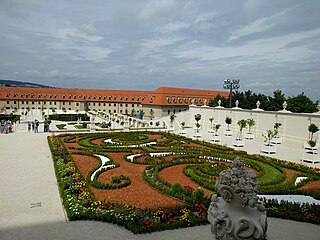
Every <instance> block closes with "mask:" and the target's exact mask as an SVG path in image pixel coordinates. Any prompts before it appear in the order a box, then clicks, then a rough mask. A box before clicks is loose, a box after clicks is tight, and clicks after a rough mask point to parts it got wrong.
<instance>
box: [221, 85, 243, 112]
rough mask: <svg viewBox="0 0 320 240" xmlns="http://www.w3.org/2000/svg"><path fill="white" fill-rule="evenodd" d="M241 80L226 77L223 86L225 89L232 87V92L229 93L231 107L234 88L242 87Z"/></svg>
mask: <svg viewBox="0 0 320 240" xmlns="http://www.w3.org/2000/svg"><path fill="white" fill-rule="evenodd" d="M239 82H240V80H239V79H232V80H231V79H225V80H224V84H223V88H224V89H230V94H229V108H231V105H232V104H231V98H232V89H238V88H239V87H240V84H239Z"/></svg>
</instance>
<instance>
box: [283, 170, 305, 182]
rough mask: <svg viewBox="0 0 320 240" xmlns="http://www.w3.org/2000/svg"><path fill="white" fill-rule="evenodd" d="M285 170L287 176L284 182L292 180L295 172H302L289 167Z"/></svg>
mask: <svg viewBox="0 0 320 240" xmlns="http://www.w3.org/2000/svg"><path fill="white" fill-rule="evenodd" d="M284 172H285V174H286V178H285V179H284V182H288V181H290V180H291V179H292V177H293V175H294V174H299V173H301V172H297V171H295V170H291V169H287V168H285V169H284Z"/></svg>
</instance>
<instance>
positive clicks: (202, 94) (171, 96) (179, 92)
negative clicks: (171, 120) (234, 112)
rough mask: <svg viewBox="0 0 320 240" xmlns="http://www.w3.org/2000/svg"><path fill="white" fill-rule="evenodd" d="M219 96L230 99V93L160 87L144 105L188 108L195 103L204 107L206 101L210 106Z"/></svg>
mask: <svg viewBox="0 0 320 240" xmlns="http://www.w3.org/2000/svg"><path fill="white" fill-rule="evenodd" d="M217 95H221V96H224V97H228V96H229V93H228V92H224V91H213V90H201V89H190V88H171V87H160V88H158V89H156V90H154V91H153V92H149V93H148V95H147V96H146V98H145V99H144V101H142V104H144V105H168V106H171V105H181V106H187V105H190V104H191V103H192V101H194V104H195V105H204V100H205V99H206V101H207V104H208V103H209V100H210V99H212V98H214V97H216V96H217Z"/></svg>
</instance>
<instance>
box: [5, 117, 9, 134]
mask: <svg viewBox="0 0 320 240" xmlns="http://www.w3.org/2000/svg"><path fill="white" fill-rule="evenodd" d="M8 128H9V124H8V120H5V121H4V132H5V134H8V131H9V129H8Z"/></svg>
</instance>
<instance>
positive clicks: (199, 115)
mask: <svg viewBox="0 0 320 240" xmlns="http://www.w3.org/2000/svg"><path fill="white" fill-rule="evenodd" d="M194 120H196V128H197V132H198V131H199V128H200V126H201V125H200V124H199V121H200V120H201V114H199V113H198V114H196V115H194Z"/></svg>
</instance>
